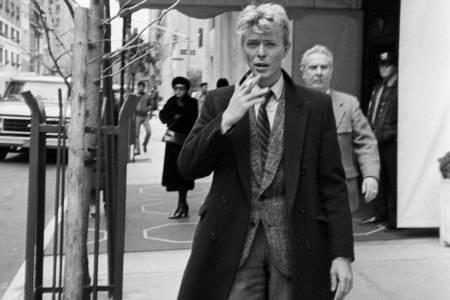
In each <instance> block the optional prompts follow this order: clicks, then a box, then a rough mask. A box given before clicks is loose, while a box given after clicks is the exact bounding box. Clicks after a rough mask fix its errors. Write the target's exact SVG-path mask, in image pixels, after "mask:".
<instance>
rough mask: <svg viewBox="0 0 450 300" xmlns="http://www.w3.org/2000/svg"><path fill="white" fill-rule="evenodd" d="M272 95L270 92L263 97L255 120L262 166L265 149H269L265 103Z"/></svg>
mask: <svg viewBox="0 0 450 300" xmlns="http://www.w3.org/2000/svg"><path fill="white" fill-rule="evenodd" d="M272 95H273V92H272V91H271V90H270V91H269V92H268V93H267V94H266V95H265V96H264V101H263V102H262V103H261V106H260V107H259V110H258V117H257V119H256V124H257V128H258V137H259V143H260V147H261V158H262V162H263V165H264V163H265V161H266V158H267V148H268V147H269V139H270V123H269V117H268V116H267V110H266V106H267V103H269V100H270V98H271V97H272Z"/></svg>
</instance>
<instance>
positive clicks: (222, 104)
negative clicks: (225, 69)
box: [178, 73, 354, 300]
mask: <svg viewBox="0 0 450 300" xmlns="http://www.w3.org/2000/svg"><path fill="white" fill-rule="evenodd" d="M283 76H285V86H286V94H285V95H286V108H285V109H286V111H285V125H284V126H285V129H284V153H283V162H282V163H283V168H284V172H285V178H286V181H285V200H286V201H287V207H288V210H289V213H288V216H289V220H288V222H289V223H290V225H291V232H290V238H291V240H292V243H291V244H292V246H293V253H294V261H295V263H294V275H293V286H294V297H293V299H308V300H320V299H330V297H331V296H332V295H331V293H330V275H329V271H330V265H331V260H332V259H333V258H335V257H339V256H344V257H349V258H350V259H353V258H354V253H353V234H352V219H351V214H350V209H349V204H348V199H347V190H346V185H345V174H344V170H343V167H342V164H341V157H340V151H339V145H338V141H337V137H336V124H335V120H334V117H333V109H332V105H331V99H330V97H329V96H328V95H325V94H322V93H319V92H316V91H313V90H310V89H306V88H304V87H300V86H296V85H295V84H294V83H293V82H292V80H291V79H290V77H289V76H288V75H287V74H285V73H283ZM233 91H234V86H231V87H225V88H221V89H217V90H214V91H211V92H209V93H208V94H207V95H206V98H205V102H204V104H203V108H202V111H201V114H200V117H199V119H198V120H197V122H196V124H195V125H194V128H193V129H192V131H191V133H190V134H189V136H188V138H187V140H186V142H185V144H184V146H183V149H182V151H181V154H180V156H179V159H178V165H179V169H180V172H181V174H183V176H185V177H187V178H191V179H195V178H200V177H204V176H207V175H209V174H210V173H211V172H214V176H213V181H212V185H211V189H210V191H209V193H208V195H207V197H206V200H205V202H204V204H203V205H202V206H201V208H200V210H199V214H200V221H199V224H198V227H197V230H196V233H195V237H194V242H193V245H192V253H191V256H190V258H189V262H188V264H187V267H186V270H185V273H184V276H183V280H182V283H181V287H180V292H179V296H178V299H181V300H198V299H214V300H225V299H227V297H228V294H229V292H230V289H231V287H232V284H233V281H234V278H235V275H236V271H237V270H238V265H239V259H240V256H241V253H242V248H243V246H244V243H245V239H246V235H247V228H248V226H249V221H250V208H251V207H250V174H251V167H250V138H249V134H250V130H249V117H248V113H247V114H246V115H245V116H244V117H243V118H242V119H241V120H240V121H239V122H238V123H236V124H235V126H234V128H233V129H232V131H231V133H230V134H229V135H223V134H221V132H220V123H221V118H222V113H223V111H224V110H225V109H226V107H227V106H228V103H229V100H230V98H231V96H232V94H233Z"/></svg>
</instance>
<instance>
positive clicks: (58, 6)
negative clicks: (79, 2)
mask: <svg viewBox="0 0 450 300" xmlns="http://www.w3.org/2000/svg"><path fill="white" fill-rule="evenodd" d="M60 10H61V7H60V5H59V4H56V5H55V14H59V11H60Z"/></svg>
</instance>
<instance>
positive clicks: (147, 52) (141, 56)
mask: <svg viewBox="0 0 450 300" xmlns="http://www.w3.org/2000/svg"><path fill="white" fill-rule="evenodd" d="M155 48H156V47H153V48H151V49H150V50H148V51H146V52H145V53H144V54H142V55H140V56H138V57H136V58H135V59H133V60H132V61H130V62H129V63H127V64H126V65H125V66H123V68H120V69H119V70H118V71H117V72H115V73H112V74H108V75H106V76H102V77H100V78H99V79H97V80H96V81H100V80H102V79H104V78H107V77H110V76H114V75H116V74H118V73H120V72H121V71H122V70H124V69H125V68H126V67H128V66H129V65H131V64H133V63H134V62H136V61H138V60H140V59H141V58H143V57H145V56H146V55H147V54H149V53H150V52H152V51H153V50H155ZM111 66H112V65H111ZM105 71H106V69H105V70H104V71H103V73H104V72H105Z"/></svg>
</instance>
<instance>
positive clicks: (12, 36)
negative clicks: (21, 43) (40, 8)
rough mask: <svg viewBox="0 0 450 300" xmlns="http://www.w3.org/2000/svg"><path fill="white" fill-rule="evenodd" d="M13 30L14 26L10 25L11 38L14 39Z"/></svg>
mask: <svg viewBox="0 0 450 300" xmlns="http://www.w3.org/2000/svg"><path fill="white" fill-rule="evenodd" d="M14 32H15V30H14V28H12V27H11V39H12V40H14Z"/></svg>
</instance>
